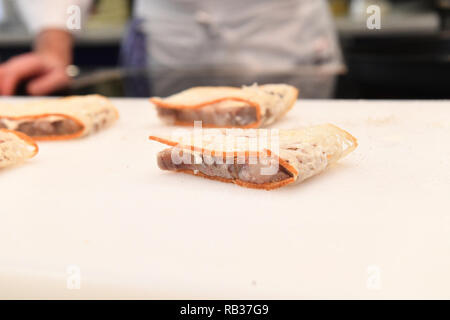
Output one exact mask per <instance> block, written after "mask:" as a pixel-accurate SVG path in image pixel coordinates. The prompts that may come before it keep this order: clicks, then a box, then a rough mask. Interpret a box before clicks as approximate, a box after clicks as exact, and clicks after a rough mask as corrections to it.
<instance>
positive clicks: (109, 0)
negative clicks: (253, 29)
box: [0, 0, 450, 99]
mask: <svg viewBox="0 0 450 320" xmlns="http://www.w3.org/2000/svg"><path fill="white" fill-rule="evenodd" d="M13 2H14V1H13V0H0V30H1V31H0V62H4V61H7V60H8V59H9V58H10V57H13V56H15V55H17V54H20V53H25V52H28V51H30V49H31V44H32V41H33V37H32V35H31V34H30V33H29V32H28V30H27V28H26V26H25V24H24V22H23V21H22V19H21V15H20V14H19V13H18V10H17V8H16V6H15V5H14V3H13ZM371 4H377V5H379V7H380V8H381V13H382V16H381V17H382V19H381V29H380V30H370V29H368V28H367V26H366V20H367V16H368V14H367V13H366V9H367V7H368V6H369V5H371ZM328 5H329V7H330V12H331V13H332V15H333V19H334V25H335V27H336V32H337V35H338V41H339V43H340V45H341V50H342V56H343V57H342V59H341V61H342V63H340V64H332V65H330V64H327V63H325V62H323V61H316V62H315V63H313V64H310V65H301V66H299V67H298V68H296V69H295V70H269V71H265V73H264V74H260V73H257V72H255V73H245V74H242V70H239V68H237V69H233V68H230V67H226V68H225V67H224V68H220V67H219V68H217V69H214V70H211V69H207V68H198V69H196V68H195V67H194V68H190V69H189V70H180V69H176V68H175V69H170V70H167V69H164V68H162V69H160V68H156V67H155V68H151V69H145V70H143V69H142V68H129V67H128V68H127V67H124V66H121V64H120V63H119V62H120V59H121V52H122V50H123V48H122V47H123V40H122V39H123V36H124V34H125V33H126V30H127V23H128V21H129V18H130V16H131V15H132V12H133V1H132V0H97V1H94V5H93V6H92V7H91V9H90V12H91V14H90V15H89V19H88V21H87V22H86V24H85V26H84V27H83V30H82V32H79V33H77V34H76V38H75V50H74V61H73V64H74V66H76V68H75V71H74V76H75V77H74V79H73V81H72V83H71V85H70V87H69V88H68V89H67V90H64V91H60V92H57V93H55V94H58V95H60V94H87V93H93V92H95V93H101V94H104V95H107V96H116V97H117V96H129V97H146V96H150V95H159V96H165V95H168V94H171V93H173V92H176V91H179V90H181V89H184V88H186V87H190V86H194V85H208V84H209V85H240V84H251V83H252V82H259V83H264V82H269V81H270V82H275V81H277V80H280V81H284V82H291V81H289V80H288V81H287V80H286V79H294V78H295V80H292V83H294V84H296V85H297V86H299V87H300V90H301V92H302V97H303V98H337V99H342V98H345V99H444V98H450V0H378V1H366V0H328ZM40 14H43V15H44V14H45V12H42V13H40ZM268 73H270V75H268ZM173 79H177V81H173ZM165 81H169V82H170V83H171V85H169V86H168V87H169V89H167V86H166V87H165V89H161V88H159V87H158V84H161V83H164V82H165ZM174 83H176V84H174ZM17 93H18V94H19V95H26V91H25V90H24V88H23V87H19V89H18V91H17Z"/></svg>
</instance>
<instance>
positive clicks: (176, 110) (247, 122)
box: [150, 84, 298, 128]
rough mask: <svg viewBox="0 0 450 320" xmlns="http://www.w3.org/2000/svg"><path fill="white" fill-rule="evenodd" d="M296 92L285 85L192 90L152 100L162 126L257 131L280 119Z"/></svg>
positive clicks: (295, 98) (293, 99)
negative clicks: (235, 128) (231, 128)
mask: <svg viewBox="0 0 450 320" xmlns="http://www.w3.org/2000/svg"><path fill="white" fill-rule="evenodd" d="M297 96H298V90H297V89H296V88H294V87H292V86H289V85H286V84H267V85H261V86H257V85H253V86H249V87H245V86H244V87H242V88H234V87H195V88H191V89H188V90H185V91H182V92H180V93H177V94H175V95H172V96H169V97H167V98H159V97H154V98H151V99H150V101H151V102H152V103H153V104H154V105H155V106H156V108H157V112H158V115H159V117H160V118H161V119H163V120H164V121H165V122H166V123H169V124H176V125H186V126H192V125H193V124H194V121H202V125H203V127H210V128H211V127H213V128H219V127H222V128H230V127H237V128H259V127H263V126H266V125H269V124H271V123H273V122H274V121H276V120H277V119H279V118H281V117H282V116H283V115H284V114H285V113H286V112H288V111H289V109H291V108H292V107H293V106H294V104H295V101H296V100H297Z"/></svg>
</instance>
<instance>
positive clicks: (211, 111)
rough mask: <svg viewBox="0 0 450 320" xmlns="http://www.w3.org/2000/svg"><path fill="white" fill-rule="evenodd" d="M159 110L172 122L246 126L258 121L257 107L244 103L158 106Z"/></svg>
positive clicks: (160, 114) (162, 115) (163, 116)
mask: <svg viewBox="0 0 450 320" xmlns="http://www.w3.org/2000/svg"><path fill="white" fill-rule="evenodd" d="M157 110H158V115H159V116H160V117H161V118H163V119H165V120H166V121H168V122H171V123H174V122H183V123H193V122H194V121H202V123H203V124H205V125H214V126H246V125H250V124H252V123H255V122H256V121H257V114H256V108H255V107H252V106H249V105H247V104H242V103H239V104H238V105H234V106H231V107H219V104H214V105H210V106H207V107H202V108H198V109H168V108H161V107H158V108H157Z"/></svg>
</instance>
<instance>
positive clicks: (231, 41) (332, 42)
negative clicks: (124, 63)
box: [17, 0, 341, 70]
mask: <svg viewBox="0 0 450 320" xmlns="http://www.w3.org/2000/svg"><path fill="white" fill-rule="evenodd" d="M90 3H91V1H90V0H39V1H36V0H17V4H18V6H19V8H20V11H21V13H22V15H23V17H24V20H25V22H26V24H27V25H28V27H29V29H30V30H31V31H32V32H38V31H40V30H42V29H44V28H49V27H53V28H63V29H66V28H67V27H66V21H67V18H68V13H67V8H68V6H70V5H72V4H75V5H78V6H80V8H81V9H82V19H81V20H82V22H83V21H84V20H85V17H86V14H87V13H86V12H87V8H88V7H89V5H90ZM133 14H134V16H135V17H138V18H142V19H143V20H144V23H143V24H142V28H143V31H144V32H145V34H146V35H147V41H148V45H147V51H148V61H149V62H150V64H151V65H157V66H163V67H189V66H192V67H197V66H205V65H215V66H217V65H223V66H226V65H233V66H236V65H243V66H245V67H246V68H249V69H256V70H264V69H285V68H291V67H293V66H297V65H317V64H340V62H341V54H340V49H339V46H338V44H337V40H336V35H335V32H334V27H333V22H332V19H331V15H330V13H329V11H328V7H327V3H326V1H325V0H137V1H136V2H135V7H134V12H133Z"/></svg>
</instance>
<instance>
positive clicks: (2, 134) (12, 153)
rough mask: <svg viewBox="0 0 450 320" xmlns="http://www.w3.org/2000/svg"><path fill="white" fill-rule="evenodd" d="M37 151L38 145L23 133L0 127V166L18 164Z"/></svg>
mask: <svg viewBox="0 0 450 320" xmlns="http://www.w3.org/2000/svg"><path fill="white" fill-rule="evenodd" d="M37 153H38V146H37V145H36V143H34V141H33V140H32V139H31V138H30V137H28V136H26V135H24V134H23V133H20V132H16V131H11V130H7V129H0V168H5V167H9V166H13V165H16V164H19V163H21V162H23V161H25V160H26V159H29V158H32V157H34V156H35V155H36V154H37Z"/></svg>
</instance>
